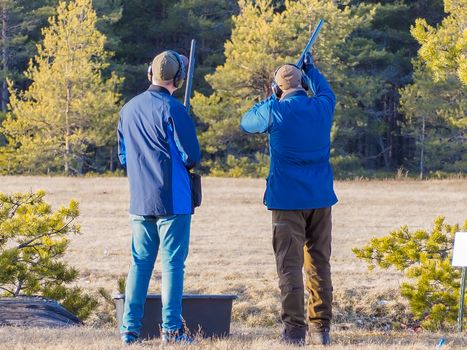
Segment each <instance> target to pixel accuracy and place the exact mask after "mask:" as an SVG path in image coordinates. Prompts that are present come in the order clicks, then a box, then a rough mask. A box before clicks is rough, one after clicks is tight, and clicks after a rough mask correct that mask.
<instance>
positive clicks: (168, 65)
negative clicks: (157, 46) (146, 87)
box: [151, 51, 188, 82]
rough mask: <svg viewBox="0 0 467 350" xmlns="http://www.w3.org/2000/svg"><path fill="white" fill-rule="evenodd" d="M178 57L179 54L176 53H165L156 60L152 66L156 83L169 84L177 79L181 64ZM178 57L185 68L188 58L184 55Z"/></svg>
mask: <svg viewBox="0 0 467 350" xmlns="http://www.w3.org/2000/svg"><path fill="white" fill-rule="evenodd" d="M176 55H178V54H177V53H176V52H174V51H164V52H162V53H160V54H159V55H157V56H156V57H155V58H154V60H153V61H152V64H151V65H152V74H153V77H154V80H155V81H158V82H167V81H170V80H172V79H173V78H174V77H175V75H176V74H177V72H178V70H179V69H180V63H179V60H178V59H177V56H176ZM178 57H179V58H180V60H181V61H182V62H183V64H184V65H185V66H186V65H187V64H188V58H186V57H185V56H183V55H178Z"/></svg>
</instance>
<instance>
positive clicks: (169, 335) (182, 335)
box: [162, 328, 195, 344]
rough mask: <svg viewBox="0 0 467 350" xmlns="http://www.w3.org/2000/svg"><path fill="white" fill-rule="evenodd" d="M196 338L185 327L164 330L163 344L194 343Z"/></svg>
mask: <svg viewBox="0 0 467 350" xmlns="http://www.w3.org/2000/svg"><path fill="white" fill-rule="evenodd" d="M194 340H195V339H194V338H193V337H192V336H191V335H189V334H187V333H186V332H185V330H184V329H183V328H180V329H179V330H177V331H167V330H163V331H162V344H180V343H184V344H193V342H194Z"/></svg>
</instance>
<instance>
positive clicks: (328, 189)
mask: <svg viewBox="0 0 467 350" xmlns="http://www.w3.org/2000/svg"><path fill="white" fill-rule="evenodd" d="M306 74H307V75H308V77H309V78H310V85H311V86H310V88H311V89H312V91H313V93H314V96H313V97H308V95H307V93H306V92H305V91H304V90H298V91H294V92H291V93H289V94H287V95H285V96H283V97H282V99H280V100H279V99H277V98H276V97H275V96H271V97H269V98H268V99H266V100H264V101H262V102H260V103H258V104H256V105H255V106H253V107H252V108H251V109H250V110H249V111H248V112H247V113H245V115H244V116H243V118H242V121H241V128H242V129H243V131H245V132H248V133H267V134H268V137H269V151H270V170H269V176H268V178H267V186H266V193H265V195H264V204H265V205H266V206H267V207H268V209H275V210H306V209H316V208H327V207H330V206H332V205H334V204H335V203H336V202H337V197H336V194H335V193H334V188H333V174H332V168H331V164H330V163H329V154H330V147H331V138H330V133H331V126H332V118H333V114H334V108H335V105H336V97H335V95H334V93H333V92H332V89H331V87H330V86H329V84H328V82H327V81H326V79H325V78H324V76H323V75H322V74H321V73H320V72H319V71H318V70H317V69H315V68H310V69H309V70H308V71H307V73H306Z"/></svg>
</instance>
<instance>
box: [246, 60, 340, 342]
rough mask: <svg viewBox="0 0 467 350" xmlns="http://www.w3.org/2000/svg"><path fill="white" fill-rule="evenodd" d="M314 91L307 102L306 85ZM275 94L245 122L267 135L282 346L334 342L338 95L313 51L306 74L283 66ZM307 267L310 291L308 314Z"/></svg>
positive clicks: (266, 198)
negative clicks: (332, 156)
mask: <svg viewBox="0 0 467 350" xmlns="http://www.w3.org/2000/svg"><path fill="white" fill-rule="evenodd" d="M308 87H309V88H310V89H311V90H312V92H313V94H314V96H313V97H309V96H308V95H307V92H306V91H305V88H308ZM273 90H276V91H275V92H276V95H277V96H276V95H273V96H271V97H269V98H268V99H266V100H265V101H262V102H260V103H258V104H256V105H255V106H253V108H251V109H250V110H249V111H248V112H247V113H245V115H244V116H243V118H242V121H241V128H242V129H243V130H244V131H245V132H248V133H253V134H254V133H267V134H268V136H269V148H270V171H269V176H268V179H267V188H266V193H265V195H264V203H265V205H266V206H267V208H268V209H270V210H271V211H272V228H273V248H274V253H275V257H276V265H277V273H278V275H279V287H280V290H281V302H282V314H281V318H282V322H283V325H284V332H283V334H282V339H283V341H285V342H287V343H292V344H304V343H305V335H306V331H307V328H308V329H309V334H310V339H311V341H312V342H313V343H316V342H318V343H319V344H323V345H327V344H329V343H330V337H329V327H330V323H331V317H332V312H331V302H332V283H331V269H330V264H329V259H330V255H331V225H332V223H331V206H332V205H334V204H335V203H336V202H337V197H336V195H335V193H334V189H333V174H332V169H331V165H330V163H329V153H330V145H331V141H330V131H331V125H332V118H333V113H334V108H335V104H336V97H335V95H334V93H333V92H332V90H331V87H330V86H329V84H328V82H327V81H326V79H325V78H324V76H323V75H322V74H321V73H320V72H319V71H318V70H317V69H316V68H315V67H314V65H313V60H312V58H311V55H310V54H308V55H307V57H306V59H305V64H304V66H303V72H302V71H301V70H300V69H299V68H298V67H297V66H295V65H292V64H286V65H283V66H281V67H279V68H278V69H277V70H276V72H275V75H274V82H273ZM303 267H304V268H305V273H306V287H307V290H308V292H309V298H308V305H307V312H308V327H307V322H306V320H305V314H304V309H305V305H304V286H303V276H302V268H303Z"/></svg>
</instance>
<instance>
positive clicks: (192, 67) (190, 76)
mask: <svg viewBox="0 0 467 350" xmlns="http://www.w3.org/2000/svg"><path fill="white" fill-rule="evenodd" d="M195 51H196V40H195V39H192V40H191V48H190V61H189V64H188V73H187V80H186V88H185V98H184V100H183V104H184V105H185V108H186V110H187V112H188V114H190V107H191V106H190V99H191V90H192V88H193V74H194V71H195V64H196V58H195Z"/></svg>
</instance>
